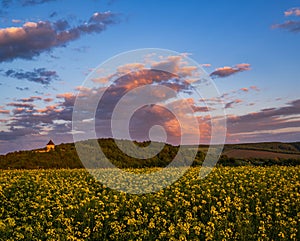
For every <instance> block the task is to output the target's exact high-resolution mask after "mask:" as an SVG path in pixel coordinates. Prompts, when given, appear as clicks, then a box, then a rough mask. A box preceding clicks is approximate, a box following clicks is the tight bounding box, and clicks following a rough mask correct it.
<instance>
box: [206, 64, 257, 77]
mask: <svg viewBox="0 0 300 241" xmlns="http://www.w3.org/2000/svg"><path fill="white" fill-rule="evenodd" d="M250 69H251V68H250V64H245V63H243V64H237V65H235V66H234V67H229V66H224V67H221V68H217V69H215V71H214V72H212V73H211V74H210V76H211V77H214V78H224V77H228V76H230V75H233V74H235V73H238V72H243V71H247V70H250Z"/></svg>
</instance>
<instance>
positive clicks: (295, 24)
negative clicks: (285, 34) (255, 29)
mask: <svg viewBox="0 0 300 241" xmlns="http://www.w3.org/2000/svg"><path fill="white" fill-rule="evenodd" d="M272 28H273V29H277V28H281V29H285V30H287V31H289V32H294V33H298V32H300V21H292V20H291V21H286V22H284V23H282V24H275V25H273V26H272Z"/></svg>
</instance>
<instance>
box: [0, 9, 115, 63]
mask: <svg viewBox="0 0 300 241" xmlns="http://www.w3.org/2000/svg"><path fill="white" fill-rule="evenodd" d="M113 23H116V15H115V14H113V13H111V12H104V13H94V14H93V16H92V17H91V18H90V19H89V20H88V21H87V22H85V23H83V24H81V25H78V26H75V27H69V23H68V22H67V21H66V20H59V21H57V22H55V23H51V22H49V21H45V22H43V21H40V22H26V23H25V24H24V25H23V26H22V27H10V28H3V29H0V62H1V61H2V62H3V61H11V60H14V59H16V58H23V59H32V58H33V57H35V56H38V55H40V54H41V53H42V52H45V51H48V52H49V51H50V50H51V49H52V48H55V47H62V46H66V44H68V43H69V42H70V41H74V40H76V39H78V38H80V37H81V36H82V35H84V34H92V33H100V32H102V31H103V30H105V29H106V28H107V26H108V25H110V24H113Z"/></svg>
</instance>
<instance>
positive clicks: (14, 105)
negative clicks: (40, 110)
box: [7, 102, 34, 109]
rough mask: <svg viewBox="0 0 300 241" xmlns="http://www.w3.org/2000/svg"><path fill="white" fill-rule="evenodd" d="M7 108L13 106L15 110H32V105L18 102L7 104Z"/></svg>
mask: <svg viewBox="0 0 300 241" xmlns="http://www.w3.org/2000/svg"><path fill="white" fill-rule="evenodd" d="M7 106H13V107H17V108H28V109H33V108H34V105H33V104H31V103H20V102H11V103H8V104H7Z"/></svg>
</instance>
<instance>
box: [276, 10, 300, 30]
mask: <svg viewBox="0 0 300 241" xmlns="http://www.w3.org/2000/svg"><path fill="white" fill-rule="evenodd" d="M284 15H285V16H286V17H290V16H296V17H299V16H300V8H299V7H296V8H291V9H289V10H287V11H285V12H284ZM272 28H273V29H285V30H287V31H289V32H294V33H298V32H300V21H299V20H298V21H297V20H288V21H285V22H284V23H281V24H274V25H272Z"/></svg>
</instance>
